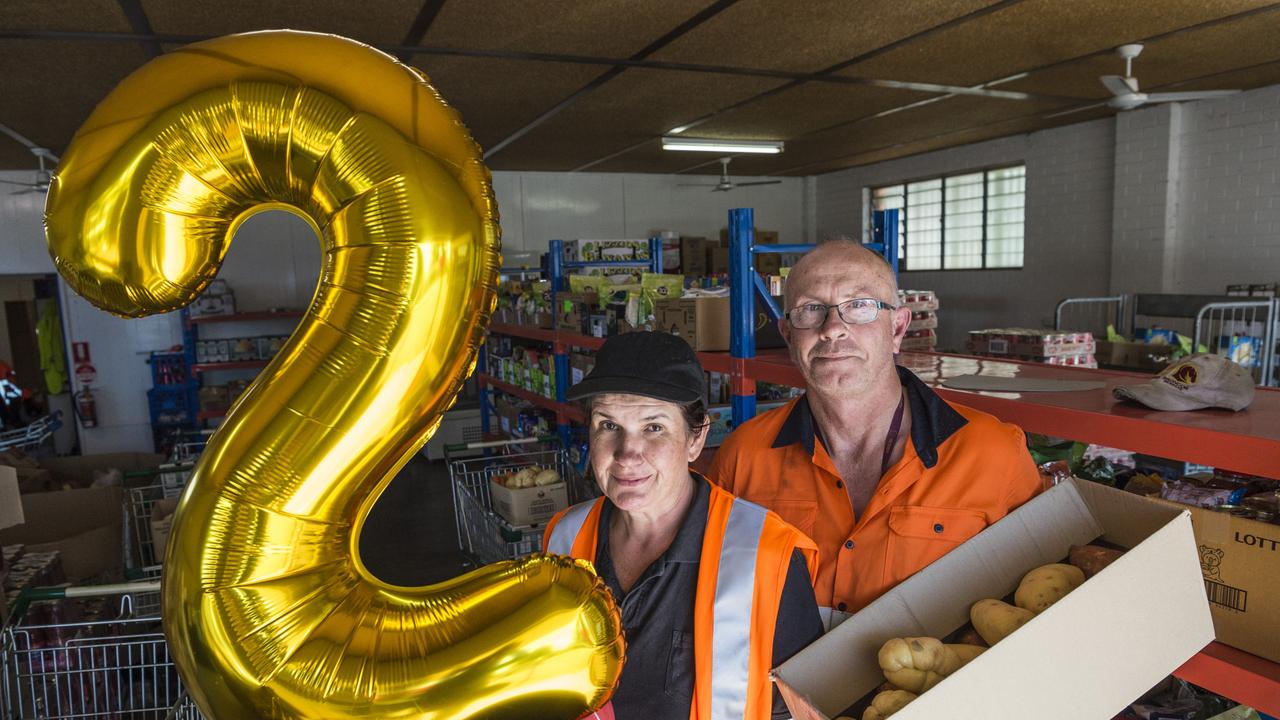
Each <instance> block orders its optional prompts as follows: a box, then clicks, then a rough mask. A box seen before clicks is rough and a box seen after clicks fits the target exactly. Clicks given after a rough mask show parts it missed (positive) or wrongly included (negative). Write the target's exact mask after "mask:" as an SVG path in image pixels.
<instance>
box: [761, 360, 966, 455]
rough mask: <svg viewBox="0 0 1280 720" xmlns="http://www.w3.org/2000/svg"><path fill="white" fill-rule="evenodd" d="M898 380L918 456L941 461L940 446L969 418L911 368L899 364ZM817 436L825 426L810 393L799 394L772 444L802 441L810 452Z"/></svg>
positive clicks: (782, 445)
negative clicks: (817, 418)
mask: <svg viewBox="0 0 1280 720" xmlns="http://www.w3.org/2000/svg"><path fill="white" fill-rule="evenodd" d="M897 370H898V380H899V381H900V382H901V383H902V389H903V391H904V392H905V393H906V396H907V405H908V406H909V407H910V408H911V444H912V445H913V446H914V447H915V450H916V456H917V457H919V458H920V462H921V463H922V464H923V465H924V466H925V467H926V468H931V467H933V466H934V465H937V464H938V446H939V445H941V444H942V443H944V442H946V441H947V438H949V437H951V436H952V435H954V434H955V433H956V431H958V430H959V429H960V428H962V427H964V426H965V424H966V423H968V422H969V421H968V420H965V418H964V416H963V415H961V414H960V413H959V412H957V411H956V409H955V408H953V407H951V405H949V404H948V403H947V401H946V400H943V399H942V398H941V397H940V396H939V395H938V393H936V392H934V391H933V388H931V387H929V386H928V385H926V384H925V383H924V381H923V380H921V379H920V378H918V377H916V374H915V373H913V372H911V371H910V370H908V369H906V368H904V367H902V366H901V365H898V366H897ZM815 438H816V439H817V440H818V441H820V442H822V443H823V445H825V444H826V441H825V440H823V439H822V430H821V428H819V427H818V424H817V423H816V422H814V421H813V410H812V409H811V408H810V407H809V398H808V396H807V395H802V396H800V399H799V400H798V401H797V402H796V404H795V407H794V408H792V410H791V413H790V414H789V415H787V419H786V420H785V421H784V422H783V423H782V427H781V428H780V429H779V430H778V435H777V437H775V438H774V440H773V447H775V448H784V447H786V446H788V445H792V444H795V443H800V444H801V445H803V446H804V449H805V451H806V452H808V453H809V455H813V453H814V440H815Z"/></svg>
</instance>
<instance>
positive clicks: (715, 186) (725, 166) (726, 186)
mask: <svg viewBox="0 0 1280 720" xmlns="http://www.w3.org/2000/svg"><path fill="white" fill-rule="evenodd" d="M732 159H733V158H731V157H722V158H720V182H717V183H680V185H681V187H709V188H711V192H728V191H730V190H732V189H734V188H736V187H747V186H748V185H777V184H778V183H780V182H782V181H781V180H753V181H751V182H738V183H736V182H734V181H732V180H730V179H729V161H730V160H732Z"/></svg>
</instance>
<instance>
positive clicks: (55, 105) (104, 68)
mask: <svg viewBox="0 0 1280 720" xmlns="http://www.w3.org/2000/svg"><path fill="white" fill-rule="evenodd" d="M50 58H56V59H57V62H50ZM146 59H147V56H146V55H145V54H144V52H143V50H142V49H141V48H140V47H139V46H138V45H137V44H136V43H120V42H86V41H73V40H4V41H3V42H0V77H3V78H4V105H3V107H0V122H3V123H4V124H5V125H8V126H9V127H11V128H13V129H14V130H16V131H18V132H19V133H21V134H22V135H24V136H26V137H27V138H28V139H30V140H31V141H32V142H35V143H37V144H39V145H42V146H44V147H47V148H49V149H51V150H53V152H54V153H56V154H59V155H60V154H62V153H63V152H64V151H65V150H66V147H67V144H68V143H69V142H70V141H71V136H72V135H74V134H75V131H76V129H77V128H79V127H80V124H81V123H83V122H84V121H85V120H86V119H88V117H89V113H90V112H92V111H93V108H94V107H95V106H96V105H97V104H98V101H99V100H101V99H102V98H104V97H106V95H107V93H108V92H110V91H111V89H112V88H114V87H115V86H116V84H117V83H118V82H120V81H121V80H123V79H124V77H125V76H126V75H128V74H129V73H130V72H133V71H134V70H135V69H137V68H138V67H140V66H141V65H142V64H143V62H145V61H146ZM0 145H3V146H8V145H13V146H14V147H17V148H19V150H20V152H19V153H18V154H17V155H13V154H12V153H9V154H7V155H6V158H5V163H6V164H5V165H4V167H7V168H14V167H19V168H24V167H32V166H34V163H35V160H34V159H33V158H32V157H31V155H30V154H29V153H27V152H26V150H25V149H22V148H21V146H20V145H19V144H18V143H17V142H15V141H13V140H10V139H9V138H8V137H3V136H0ZM23 156H25V157H23ZM15 161H18V162H17V164H14V163H15Z"/></svg>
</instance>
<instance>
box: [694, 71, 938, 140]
mask: <svg viewBox="0 0 1280 720" xmlns="http://www.w3.org/2000/svg"><path fill="white" fill-rule="evenodd" d="M927 97H931V96H930V95H929V94H927V93H920V92H913V91H910V90H898V89H894V88H881V87H874V86H870V85H843V84H837V83H828V82H808V83H804V84H803V85H798V86H796V87H793V88H790V89H788V90H785V91H783V92H780V93H778V94H776V95H770V96H769V97H766V98H763V99H761V100H758V101H756V102H752V103H750V104H749V105H746V106H744V107H742V108H741V109H738V110H733V111H730V112H727V113H724V114H723V115H719V116H716V117H714V118H711V119H710V120H708V121H707V122H705V123H702V124H699V125H698V126H697V127H695V128H693V129H692V130H690V131H689V135H696V136H699V137H714V138H732V139H750V140H788V139H791V138H794V137H797V136H800V135H804V134H805V133H809V132H812V131H815V130H820V129H822V128H826V127H829V126H831V125H835V124H837V123H843V122H848V121H850V120H855V119H857V118H861V117H867V116H869V115H874V114H876V113H878V112H880V111H882V110H887V109H889V108H892V107H899V106H902V105H906V104H908V103H913V102H916V101H918V100H922V99H924V98H927Z"/></svg>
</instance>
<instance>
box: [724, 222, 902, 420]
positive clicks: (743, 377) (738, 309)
mask: <svg viewBox="0 0 1280 720" xmlns="http://www.w3.org/2000/svg"><path fill="white" fill-rule="evenodd" d="M898 217H899V211H898V210H876V211H875V212H874V213H873V214H872V242H870V243H868V244H866V245H864V246H863V247H866V248H867V249H868V250H872V251H874V252H877V253H880V254H881V255H883V256H884V258H885V260H887V261H888V263H889V265H890V266H891V267H892V268H893V272H894V273H895V274H896V273H897V272H898ZM754 228H755V210H754V209H752V208H735V209H733V210H730V211H729V324H730V325H729V355H730V356H731V358H732V360H731V371H730V373H729V382H730V393H731V395H730V404H731V407H732V410H733V426H734V427H738V426H739V425H741V424H742V423H744V422H746V421H747V420H750V419H751V418H753V417H755V414H756V381H755V379H754V378H753V377H751V376H750V375H749V374H748V373H747V372H746V362H745V361H747V360H750V359H751V358H754V357H755V356H756V326H755V299H756V298H757V297H758V298H759V299H760V302H761V303H763V304H764V307H765V308H766V311H767V312H768V313H769V315H770V318H771V319H773V320H775V321H776V320H777V319H779V318H780V317H782V311H781V310H780V309H779V308H778V304H777V303H776V302H774V300H773V296H772V295H770V294H769V288H768V286H767V285H765V281H764V278H762V277H760V273H758V272H756V268H755V256H756V255H765V254H789V253H805V252H808V251H810V250H812V249H813V248H814V245H813V244H812V243H805V244H788V245H763V244H762V245H757V244H756V243H755V230H754Z"/></svg>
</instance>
